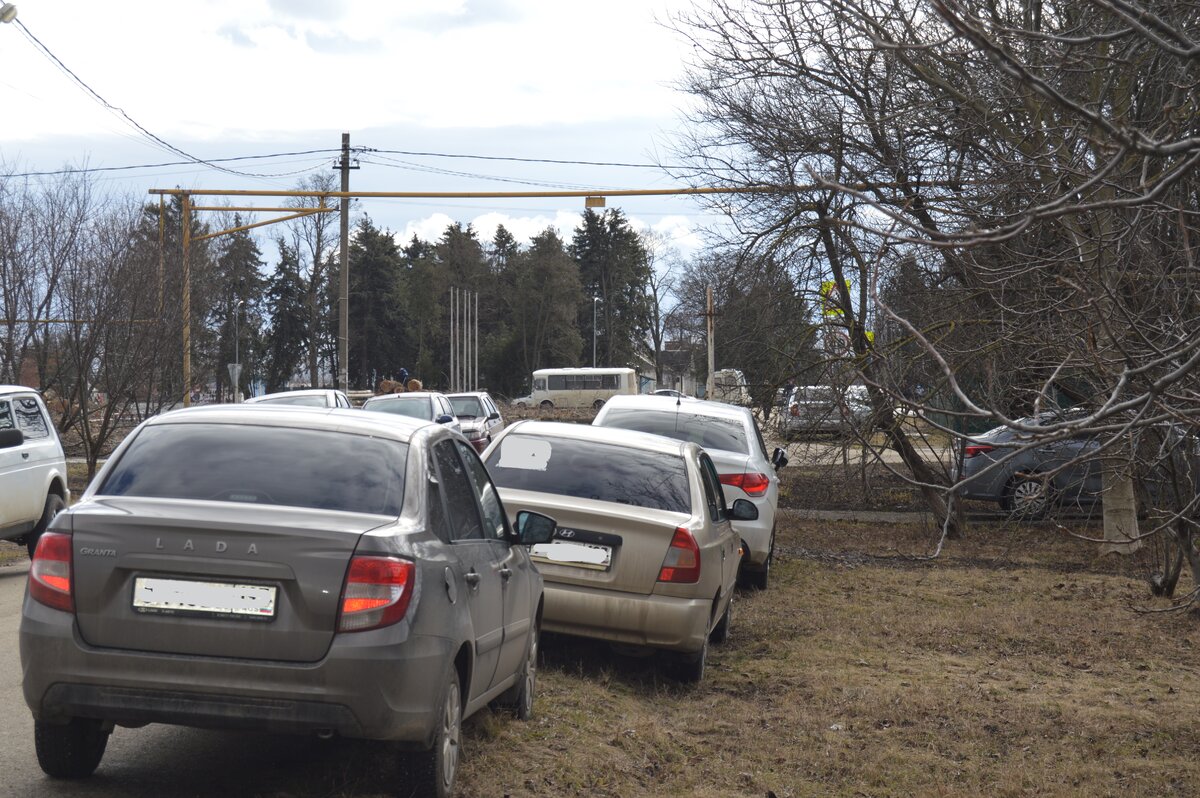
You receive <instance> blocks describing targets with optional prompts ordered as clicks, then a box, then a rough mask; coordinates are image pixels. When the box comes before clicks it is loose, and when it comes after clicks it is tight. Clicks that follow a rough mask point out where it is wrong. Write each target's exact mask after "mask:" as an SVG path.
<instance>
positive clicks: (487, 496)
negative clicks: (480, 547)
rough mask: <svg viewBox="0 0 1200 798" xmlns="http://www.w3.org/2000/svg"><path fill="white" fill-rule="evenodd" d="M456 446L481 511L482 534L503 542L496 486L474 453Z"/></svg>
mask: <svg viewBox="0 0 1200 798" xmlns="http://www.w3.org/2000/svg"><path fill="white" fill-rule="evenodd" d="M456 444H457V446H458V453H459V455H460V456H461V457H462V459H463V462H464V463H466V464H467V474H468V475H469V476H470V477H471V484H472V485H473V486H474V487H475V495H476V496H477V497H478V499H479V508H480V509H481V510H482V511H483V522H484V524H485V525H486V526H485V528H484V532H485V533H486V534H487V535H488V537H492V538H495V539H496V540H504V537H505V523H504V506H503V505H501V504H500V496H499V494H497V493H496V486H495V485H493V484H492V480H491V479H490V478H489V477H488V473H487V470H486V469H485V468H484V467H483V463H481V462H479V456H478V455H477V454H475V451H474V450H473V449H471V447H470V446H467V445H465V444H463V443H460V442H457V441H456Z"/></svg>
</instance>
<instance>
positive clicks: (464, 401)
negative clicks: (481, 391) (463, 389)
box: [450, 396, 487, 418]
mask: <svg viewBox="0 0 1200 798" xmlns="http://www.w3.org/2000/svg"><path fill="white" fill-rule="evenodd" d="M450 406H451V407H452V408H454V415H455V416H457V417H458V418H479V417H480V416H484V415H487V414H486V413H484V412H483V405H482V404H481V403H480V401H479V398H478V397H475V396H451V397H450Z"/></svg>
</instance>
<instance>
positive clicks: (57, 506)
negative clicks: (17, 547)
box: [25, 493, 67, 560]
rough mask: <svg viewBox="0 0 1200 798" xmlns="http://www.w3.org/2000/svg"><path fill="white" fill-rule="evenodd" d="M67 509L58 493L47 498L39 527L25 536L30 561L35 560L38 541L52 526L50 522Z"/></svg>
mask: <svg viewBox="0 0 1200 798" xmlns="http://www.w3.org/2000/svg"><path fill="white" fill-rule="evenodd" d="M65 509H67V503H66V502H65V501H63V497H62V496H59V495H58V494H57V493H51V494H50V495H49V496H47V497H46V505H45V506H44V507H43V508H42V517H41V519H40V520H38V524H37V526H35V527H34V528H33V531H32V532H30V533H29V534H28V535H26V536H25V548H26V549H27V550H28V551H29V559H31V560H32V559H33V553H34V552H35V551H37V544H38V539H39V538H41V536H42V533H43V532H45V531H46V527H48V526H50V522H51V521H53V520H54V516H56V515H58V514H59V513H61V512H62V511H63V510H65Z"/></svg>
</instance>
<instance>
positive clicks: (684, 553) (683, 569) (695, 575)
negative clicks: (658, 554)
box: [658, 527, 700, 585]
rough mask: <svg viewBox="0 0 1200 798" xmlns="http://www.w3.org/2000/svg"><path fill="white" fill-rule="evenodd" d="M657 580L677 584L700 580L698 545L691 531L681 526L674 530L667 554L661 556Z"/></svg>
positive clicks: (693, 582)
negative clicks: (661, 560) (660, 566)
mask: <svg viewBox="0 0 1200 798" xmlns="http://www.w3.org/2000/svg"><path fill="white" fill-rule="evenodd" d="M658 581H660V582H675V583H677V584H687V585H691V584H695V583H696V582H699V581H700V547H699V546H697V545H696V539H695V538H694V537H692V533H691V532H688V531H687V530H686V529H684V528H683V527H679V528H678V529H676V530H675V537H673V538H671V546H670V547H669V548H668V549H667V556H666V557H663V564H662V568H660V569H659V571H658Z"/></svg>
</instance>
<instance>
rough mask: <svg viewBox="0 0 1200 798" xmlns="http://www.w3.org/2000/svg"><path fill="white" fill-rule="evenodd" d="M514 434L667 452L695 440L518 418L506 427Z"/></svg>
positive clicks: (687, 445) (676, 449)
mask: <svg viewBox="0 0 1200 798" xmlns="http://www.w3.org/2000/svg"><path fill="white" fill-rule="evenodd" d="M512 435H545V436H547V437H554V438H575V439H577V440H583V441H595V442H596V443H609V444H614V445H617V446H624V447H631V448H634V449H644V450H646V451H650V452H662V453H664V454H681V453H682V452H683V450H684V449H686V448H687V447H689V446H695V444H693V443H687V442H685V441H678V440H675V439H674V438H666V437H664V436H662V435H652V434H650V433H649V432H635V431H634V430H628V429H620V428H618V427H593V426H591V425H589V424H571V423H568V422H563V421H535V420H526V421H518V422H517V423H515V424H513V425H511V426H510V427H509V428H508V429H507V430H505V438H504V439H505V440H507V439H508V437H511V436H512ZM697 448H699V447H697Z"/></svg>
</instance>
